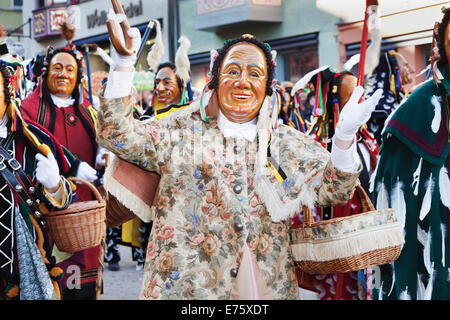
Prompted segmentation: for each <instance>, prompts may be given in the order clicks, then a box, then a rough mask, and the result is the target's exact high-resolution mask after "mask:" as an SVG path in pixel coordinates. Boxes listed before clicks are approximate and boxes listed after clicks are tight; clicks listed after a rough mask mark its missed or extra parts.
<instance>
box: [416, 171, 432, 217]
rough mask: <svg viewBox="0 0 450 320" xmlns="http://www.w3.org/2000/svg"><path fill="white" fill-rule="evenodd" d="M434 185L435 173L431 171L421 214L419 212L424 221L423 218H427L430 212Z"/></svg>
mask: <svg viewBox="0 0 450 320" xmlns="http://www.w3.org/2000/svg"><path fill="white" fill-rule="evenodd" d="M433 186H434V183H433V174H432V173H431V174H430V179H429V180H428V183H427V191H426V192H425V196H424V197H423V200H422V207H421V208H420V214H419V219H420V221H423V219H425V217H426V216H427V214H428V212H430V209H431V196H432V193H433Z"/></svg>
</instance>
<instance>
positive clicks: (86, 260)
mask: <svg viewBox="0 0 450 320" xmlns="http://www.w3.org/2000/svg"><path fill="white" fill-rule="evenodd" d="M40 97H41V86H40V85H39V86H38V87H37V88H36V90H34V91H33V93H31V94H30V95H29V96H28V97H27V98H26V99H24V100H23V101H22V104H21V107H20V109H21V112H22V115H23V117H24V118H25V119H27V120H28V119H29V120H33V121H35V122H38V123H39V124H41V125H42V126H44V127H45V128H47V129H48V130H49V131H50V132H51V133H53V135H54V136H55V137H56V138H57V139H58V141H59V142H60V143H61V144H62V145H63V146H64V147H66V148H67V149H68V150H69V151H70V152H71V153H72V154H73V155H74V156H75V157H77V158H78V159H79V160H81V161H84V162H87V163H88V164H89V165H90V166H92V167H95V158H96V154H97V148H98V145H97V142H96V140H95V123H94V121H95V120H94V117H95V115H92V114H91V112H90V111H89V109H90V108H92V107H91V106H90V104H89V101H88V100H87V99H84V101H83V104H82V105H80V106H79V107H78V108H76V107H75V106H74V105H72V106H68V107H65V108H57V107H55V106H54V105H53V104H52V105H50V103H49V102H47V103H46V102H44V101H41V99H40ZM76 109H78V110H76ZM76 193H77V196H78V198H79V199H80V200H81V201H89V200H92V199H94V198H93V194H92V192H91V191H90V189H89V187H87V186H85V185H77V190H76ZM99 255H100V246H97V247H94V248H90V249H86V250H83V251H80V252H76V253H75V254H74V255H72V256H71V257H70V258H69V259H66V260H64V261H63V262H61V263H60V264H58V266H59V267H61V268H62V269H63V270H64V271H66V269H67V267H69V266H71V265H78V266H79V267H80V269H81V284H84V283H90V282H94V281H97V270H98V266H99ZM70 276H71V274H67V273H66V272H65V276H64V278H63V279H61V281H60V285H61V286H62V288H63V289H64V288H65V287H66V285H67V279H68V278H70Z"/></svg>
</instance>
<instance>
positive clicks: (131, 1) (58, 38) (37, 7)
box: [23, 0, 170, 73]
mask: <svg viewBox="0 0 450 320" xmlns="http://www.w3.org/2000/svg"><path fill="white" fill-rule="evenodd" d="M121 3H122V6H123V8H124V10H125V13H126V15H127V17H128V21H129V23H130V25H131V26H132V27H137V28H138V29H139V30H140V31H141V34H142V35H143V34H144V32H145V30H146V28H147V26H148V24H149V22H150V21H151V20H152V19H158V20H159V21H160V23H161V26H162V36H163V41H164V43H167V44H168V43H169V32H170V29H169V28H168V26H169V25H170V24H169V19H168V12H169V2H168V1H167V0H152V1H148V0H122V1H121ZM110 8H112V5H111V1H109V0H29V1H25V2H24V4H23V12H24V14H23V19H24V20H26V19H29V18H31V19H32V21H33V22H32V25H33V38H32V39H31V41H29V43H28V44H27V48H26V53H27V58H32V57H33V56H34V55H36V54H45V52H46V50H47V47H48V46H53V47H59V46H63V45H65V44H66V40H65V39H64V38H63V37H62V35H61V31H60V28H59V25H60V24H61V23H62V22H65V21H69V22H71V23H72V24H74V25H75V26H76V32H75V37H74V39H73V43H74V44H76V45H77V46H82V45H83V44H93V43H95V44H97V45H99V46H100V47H101V48H102V49H104V50H105V51H106V52H107V53H109V52H110V42H109V36H108V30H107V27H106V21H107V14H108V11H109V9H110ZM151 38H152V37H151V36H150V37H149V41H148V42H147V46H146V47H145V48H144V51H143V52H142V55H141V59H140V60H139V65H138V68H140V69H142V70H144V69H146V68H147V66H146V61H145V57H146V55H147V52H148V49H149V47H150V45H151V40H152V39H151ZM168 56H169V52H168V51H167V52H165V56H164V59H168ZM90 67H91V72H92V73H93V72H96V71H99V70H104V71H109V67H108V66H107V65H106V63H105V62H104V61H103V60H102V59H101V58H100V57H99V56H97V55H91V56H90Z"/></svg>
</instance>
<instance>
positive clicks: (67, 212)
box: [45, 201, 106, 217]
mask: <svg viewBox="0 0 450 320" xmlns="http://www.w3.org/2000/svg"><path fill="white" fill-rule="evenodd" d="M86 202H92V205H91V206H89V207H88V208H84V209H83V210H81V208H80V210H75V211H73V208H71V207H72V206H73V205H74V204H75V203H73V204H72V205H70V206H69V207H68V208H67V209H65V210H58V211H50V212H48V213H46V214H45V216H46V217H60V216H68V215H74V214H80V213H90V212H91V211H93V210H104V209H106V202H105V201H103V202H102V203H99V202H97V201H85V203H86ZM94 203H95V204H94Z"/></svg>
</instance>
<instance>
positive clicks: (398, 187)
mask: <svg viewBox="0 0 450 320" xmlns="http://www.w3.org/2000/svg"><path fill="white" fill-rule="evenodd" d="M391 205H392V208H393V209H394V210H395V215H396V216H397V219H398V222H399V224H400V226H401V227H402V229H404V228H405V219H406V202H405V196H404V194H403V183H402V182H400V178H399V177H397V183H396V184H395V186H394V188H393V189H392V192H391Z"/></svg>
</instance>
